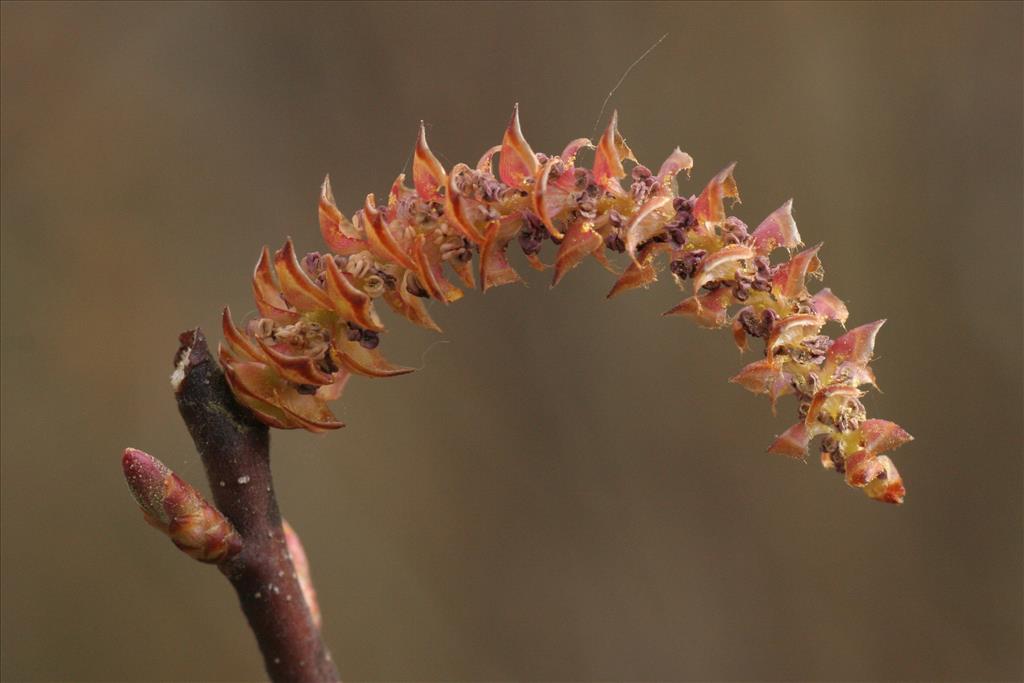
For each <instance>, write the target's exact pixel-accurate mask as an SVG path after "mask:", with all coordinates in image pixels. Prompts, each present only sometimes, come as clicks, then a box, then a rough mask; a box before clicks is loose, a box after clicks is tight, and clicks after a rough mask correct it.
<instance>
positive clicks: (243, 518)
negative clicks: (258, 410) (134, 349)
mask: <svg viewBox="0 0 1024 683" xmlns="http://www.w3.org/2000/svg"><path fill="white" fill-rule="evenodd" d="M180 340H181V348H179V350H178V355H177V356H176V358H175V360H176V363H177V364H178V367H179V368H180V369H181V370H182V371H183V372H184V376H183V378H182V379H181V381H180V382H179V383H178V385H177V387H176V389H175V394H176V397H177V400H178V409H179V410H180V412H181V416H182V419H184V421H185V424H186V426H187V427H188V430H189V433H191V435H192V439H193V441H195V444H196V449H197V450H198V451H199V455H200V456H201V457H202V461H203V466H204V467H205V468H206V476H207V478H208V479H209V482H210V489H211V491H212V493H213V499H214V501H215V503H216V505H217V508H218V509H220V511H221V512H222V513H224V515H225V516H226V517H227V518H228V519H229V520H231V523H232V524H234V526H235V529H236V530H237V531H238V533H239V534H240V535H241V536H242V541H243V547H242V552H241V553H239V554H238V555H236V556H235V557H233V558H232V559H230V560H229V561H227V562H225V563H223V564H221V565H219V566H220V569H221V571H222V572H223V573H224V575H225V576H227V578H228V580H229V581H231V584H232V585H233V586H234V587H235V591H237V593H238V600H239V602H240V603H241V606H242V611H243V612H245V616H246V618H247V619H248V620H249V626H250V627H251V628H252V630H253V633H255V635H256V640H257V642H258V643H259V648H260V651H261V652H262V653H263V660H264V663H265V665H266V669H267V673H268V674H269V675H270V677H271V679H272V680H274V681H338V680H340V679H339V676H338V670H337V668H336V667H335V666H334V662H333V661H332V660H331V655H330V652H329V651H328V650H327V646H326V645H325V644H324V642H323V640H322V639H321V637H320V631H319V629H318V628H317V627H316V625H315V624H314V623H313V619H312V617H311V616H310V612H309V608H308V607H307V605H306V602H305V600H304V599H303V596H302V590H301V589H300V588H299V584H298V581H297V580H296V577H295V568H294V566H293V565H292V561H291V557H290V555H289V553H288V549H287V546H286V544H285V537H284V531H283V530H282V528H281V513H280V511H279V510H278V507H277V499H276V497H275V496H274V483H273V480H272V478H271V471H270V434H269V430H268V429H267V426H266V425H264V424H262V423H261V422H259V421H258V420H257V419H256V417H255V416H254V415H253V413H252V412H251V411H250V410H249V409H248V408H245V407H244V406H242V405H240V404H239V403H238V402H237V401H236V400H235V397H234V394H232V392H231V389H230V387H229V386H228V384H227V381H226V380H225V379H224V374H223V373H222V372H221V370H220V367H219V366H218V365H217V363H216V362H215V360H214V359H213V357H212V356H211V355H210V351H209V348H208V347H207V344H206V339H205V337H204V336H203V334H202V332H201V331H200V330H199V329H195V330H190V331H188V332H184V333H182V335H181V337H180Z"/></svg>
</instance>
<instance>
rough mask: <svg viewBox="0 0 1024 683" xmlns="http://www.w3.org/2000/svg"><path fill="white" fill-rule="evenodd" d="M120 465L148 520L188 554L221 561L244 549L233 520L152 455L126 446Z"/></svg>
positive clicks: (195, 557) (200, 559) (207, 559)
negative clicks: (232, 522)
mask: <svg viewBox="0 0 1024 683" xmlns="http://www.w3.org/2000/svg"><path fill="white" fill-rule="evenodd" d="M121 467H122V469H123V470H124V478H125V481H126V482H128V489H129V490H130V491H131V493H132V496H133V497H134V498H135V501H136V502H137V503H138V504H139V508H140V509H141V510H142V514H143V517H144V518H145V520H146V521H147V522H148V523H149V524H150V525H151V526H153V527H155V528H157V529H159V530H160V531H162V532H164V533H165V534H167V536H168V537H169V538H170V539H171V541H172V542H173V543H174V545H176V546H178V548H179V549H181V551H182V552H184V553H185V554H186V555H188V556H189V557H191V558H193V559H196V560H199V561H200V562H207V563H210V564H219V563H221V562H224V561H226V560H228V559H230V558H231V557H234V556H235V555H237V554H238V553H239V551H241V550H242V537H241V536H239V534H238V532H237V531H235V528H234V527H233V526H232V525H231V522H229V521H228V519H227V518H226V517H225V516H224V515H223V514H221V512H220V511H219V510H218V509H217V508H215V507H214V506H213V505H211V504H210V503H209V502H208V501H207V500H206V499H205V498H204V497H203V495H202V494H201V493H199V492H198V491H196V490H195V489H194V488H192V486H191V485H189V483H188V482H186V481H185V480H184V479H182V478H181V477H179V476H178V475H177V474H175V473H174V472H172V471H171V470H170V469H169V468H168V467H167V466H166V465H164V464H163V463H162V462H160V461H159V460H157V459H156V458H154V457H153V456H152V455H149V454H148V453H144V452H142V451H140V450H137V449H135V448H126V449H125V451H124V456H123V457H122V458H121Z"/></svg>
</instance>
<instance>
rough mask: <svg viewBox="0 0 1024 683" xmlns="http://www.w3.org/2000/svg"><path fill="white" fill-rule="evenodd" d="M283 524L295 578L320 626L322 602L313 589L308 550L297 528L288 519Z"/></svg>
mask: <svg viewBox="0 0 1024 683" xmlns="http://www.w3.org/2000/svg"><path fill="white" fill-rule="evenodd" d="M281 526H282V527H283V528H284V541H285V544H286V545H287V546H288V554H289V555H291V557H292V566H294V567H295V578H296V580H298V582H299V588H301V589H302V597H303V599H305V601H306V606H307V607H308V608H309V614H310V616H311V617H312V618H313V624H314V625H315V626H316V627H317V628H320V625H321V624H322V623H323V619H322V617H321V616H320V604H319V603H318V602H317V600H316V590H314V589H313V578H312V576H310V573H309V560H308V559H306V550H305V549H304V548H303V547H302V541H301V540H299V535H298V534H297V533H295V529H293V528H292V525H291V524H289V523H288V520H286V519H285V520H282V525H281Z"/></svg>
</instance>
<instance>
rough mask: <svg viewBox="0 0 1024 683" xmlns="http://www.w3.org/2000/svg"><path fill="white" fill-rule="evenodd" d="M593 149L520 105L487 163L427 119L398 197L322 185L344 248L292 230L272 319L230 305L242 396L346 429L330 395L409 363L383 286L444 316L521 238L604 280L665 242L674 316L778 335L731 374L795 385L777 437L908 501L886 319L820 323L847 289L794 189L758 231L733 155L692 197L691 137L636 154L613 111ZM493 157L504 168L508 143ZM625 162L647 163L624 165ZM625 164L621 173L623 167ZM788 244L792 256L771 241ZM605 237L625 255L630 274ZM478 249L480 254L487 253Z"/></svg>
mask: <svg viewBox="0 0 1024 683" xmlns="http://www.w3.org/2000/svg"><path fill="white" fill-rule="evenodd" d="M588 148H594V146H593V145H592V143H591V141H590V140H588V139H586V138H579V139H577V140H573V141H572V142H570V143H569V144H568V146H566V148H565V149H564V150H563V151H562V153H561V154H559V155H557V156H549V155H546V154H538V153H535V152H534V151H533V150H532V149H531V148H530V145H529V144H528V143H527V141H526V139H525V138H524V137H523V134H522V130H521V128H520V124H519V115H518V110H517V111H515V112H514V113H513V115H512V119H511V121H510V122H509V125H508V128H507V130H506V131H505V135H504V139H503V141H502V144H500V145H497V146H495V147H492V148H491V149H489V150H487V152H486V153H485V154H484V155H483V157H481V159H480V161H479V162H477V164H476V165H475V166H468V165H466V164H457V165H456V166H455V167H454V168H452V169H451V170H450V171H448V172H446V171H445V169H444V167H443V166H442V165H441V163H440V162H439V161H438V160H437V158H436V157H435V156H434V155H433V154H432V153H431V151H430V148H429V147H428V146H427V141H426V136H425V132H424V129H423V126H422V125H421V127H420V132H419V138H418V140H417V143H416V151H415V155H414V159H413V167H412V175H413V185H414V187H413V188H409V187H407V186H406V184H405V175H404V174H403V175H399V176H398V178H397V179H396V180H395V182H394V183H393V184H392V186H391V191H390V193H389V195H388V199H387V202H386V203H385V204H378V202H377V200H376V198H375V197H374V196H373V195H372V194H370V195H367V197H366V201H365V203H364V204H363V207H362V209H360V210H359V211H357V212H356V213H355V215H354V216H353V217H352V220H349V219H348V218H346V217H345V216H344V215H343V214H342V213H341V212H340V211H339V210H338V208H337V206H336V205H335V202H334V197H333V195H332V192H331V186H330V182H329V180H325V181H324V184H323V187H322V190H321V194H320V207H319V214H320V229H321V232H322V234H323V238H324V240H325V241H326V243H327V245H328V247H329V248H330V253H326V254H321V253H318V252H311V253H308V254H306V255H305V256H302V257H299V256H298V255H297V254H296V252H295V248H294V246H293V245H292V243H291V241H290V240H289V241H288V242H286V243H285V245H284V247H283V248H282V249H280V250H279V251H277V252H276V253H275V254H274V255H273V256H271V254H270V252H269V251H268V250H267V249H266V248H264V249H263V253H262V256H261V257H260V260H259V263H258V264H257V266H256V271H255V274H254V277H253V291H254V293H255V296H256V304H257V306H258V308H259V313H260V316H261V317H260V318H258V319H256V320H252V321H250V322H248V323H247V324H246V326H245V327H244V328H242V329H239V328H237V327H236V325H235V323H234V322H233V321H232V319H231V314H230V312H229V311H228V310H226V309H225V311H224V319H223V326H224V344H222V346H221V348H220V360H221V363H222V365H223V367H224V370H225V373H226V375H227V378H228V381H229V382H230V385H231V387H232V389H233V390H234V392H235V394H236V396H237V397H238V398H239V400H240V401H242V402H243V403H244V404H245V405H247V406H248V407H249V408H251V409H252V410H253V411H255V412H256V414H257V415H258V416H259V417H260V418H261V419H262V420H263V421H264V422H266V423H267V424H269V425H271V426H274V427H279V428H282V429H292V428H303V429H308V430H310V431H314V432H319V431H323V430H329V429H335V428H338V427H341V426H342V424H341V423H340V422H338V421H337V420H336V419H335V418H334V416H333V414H332V413H331V411H330V409H329V408H328V407H327V402H328V401H330V400H332V399H336V398H338V397H339V396H340V395H341V393H342V389H343V388H344V386H345V383H346V381H347V380H348V378H349V376H350V374H352V373H355V374H358V375H364V376H368V377H389V376H393V375H400V374H404V373H407V372H410V371H411V369H410V368H404V367H399V366H395V365H392V364H391V363H389V362H388V361H386V360H385V359H384V358H383V357H382V356H381V354H380V351H379V350H378V344H379V343H380V335H381V333H382V332H383V331H384V325H383V324H382V323H381V320H380V318H379V317H378V316H377V313H376V312H375V310H374V301H375V300H376V299H383V300H384V301H385V302H386V303H387V304H388V305H389V306H390V307H391V308H392V309H394V310H395V311H397V312H398V313H400V314H401V315H403V316H405V317H406V318H408V319H409V320H411V321H412V322H413V323H415V324H417V325H420V326H423V327H426V328H429V329H432V330H439V328H438V326H437V325H436V323H435V322H434V321H433V320H432V319H431V317H430V315H429V313H428V312H427V309H426V306H425V301H426V300H428V299H436V300H438V301H441V302H444V303H446V304H447V303H450V302H452V301H455V300H457V299H459V298H460V297H461V296H462V294H463V292H462V290H461V289H460V288H459V287H458V286H457V285H455V284H454V283H453V282H452V281H451V280H449V278H448V274H447V272H446V269H445V264H447V265H448V267H449V268H450V269H451V272H452V273H453V274H454V276H455V277H456V278H457V279H458V280H459V281H460V282H461V283H462V284H463V285H465V286H466V287H469V288H472V287H474V286H475V280H476V278H477V277H479V280H480V286H481V288H482V289H484V290H486V289H488V288H489V287H494V286H497V285H505V284H510V283H514V282H517V281H519V280H520V276H519V274H518V273H516V271H515V270H514V269H513V268H512V266H511V265H510V264H509V261H508V258H507V255H506V251H507V249H508V247H509V245H510V244H512V243H513V242H516V243H517V244H518V246H519V248H520V249H521V250H522V252H523V253H524V254H525V256H526V260H527V261H528V262H529V264H530V265H531V266H532V267H534V268H536V269H538V270H544V269H545V268H548V267H549V266H548V265H546V264H545V263H544V262H543V261H542V260H541V258H540V251H541V248H542V247H543V245H544V243H545V242H546V241H548V240H550V241H551V242H552V243H553V244H554V245H556V247H557V253H556V254H555V260H554V264H553V268H554V282H555V283H557V282H558V281H559V280H560V279H561V278H562V277H563V276H564V275H565V274H566V273H567V272H568V271H569V270H570V269H572V268H573V267H575V266H576V265H577V264H579V263H580V262H581V261H582V260H583V259H585V258H586V257H587V256H593V257H594V258H596V259H597V260H598V261H599V262H600V263H601V264H602V265H603V266H604V267H605V268H607V269H608V270H609V271H611V272H613V273H615V274H617V275H618V276H619V277H618V280H617V281H616V282H615V284H614V286H613V287H612V289H611V291H610V292H609V294H608V296H609V297H612V296H615V295H617V294H619V293H621V292H623V291H626V290H629V289H633V288H636V287H646V286H647V285H649V284H650V283H651V282H654V281H655V280H656V279H657V273H658V268H657V265H658V264H657V261H658V259H659V257H661V256H662V255H664V256H666V257H667V259H668V263H669V270H670V271H671V273H672V276H673V279H674V280H675V281H676V283H677V284H678V285H679V286H680V287H681V288H683V289H684V291H685V289H686V288H688V287H689V288H692V296H690V297H689V298H687V299H685V300H684V301H683V302H682V303H680V304H679V305H678V306H675V307H674V308H672V309H671V310H669V311H667V312H666V313H665V315H682V316H688V317H691V318H693V319H694V320H696V322H697V323H698V324H699V325H701V326H703V327H709V328H719V327H726V326H731V328H732V333H733V339H734V340H735V342H736V345H737V346H738V347H739V348H740V350H741V351H745V350H746V349H747V345H748V339H749V338H750V337H758V338H760V339H762V340H763V342H764V355H763V358H761V359H760V360H757V361H755V362H753V363H750V364H749V365H747V366H746V367H744V368H743V369H742V370H741V371H740V372H739V374H738V375H736V376H735V377H733V378H732V381H733V382H736V383H738V384H740V385H741V386H743V387H744V388H746V389H748V390H750V391H752V392H754V393H758V394H767V395H768V397H769V398H770V399H771V402H772V409H773V411H774V409H775V403H776V401H777V399H778V398H779V397H781V396H783V395H786V394H794V395H795V397H796V398H797V400H798V403H799V422H797V423H796V424H795V425H793V426H792V427H790V428H789V429H787V430H786V431H785V432H784V433H783V434H782V435H781V436H779V437H778V438H777V439H776V441H775V442H774V443H773V444H772V445H771V447H770V448H769V449H768V450H769V451H770V452H772V453H780V454H784V455H788V456H793V457H797V458H806V457H807V451H808V448H809V444H810V441H811V440H812V439H814V438H815V437H818V436H822V437H823V438H822V440H821V462H822V464H823V465H824V466H825V467H826V468H827V469H830V470H834V471H836V472H839V473H840V474H843V475H844V476H845V479H846V482H847V483H848V484H850V485H851V486H854V487H858V488H861V489H863V490H864V492H865V493H866V494H867V495H868V496H870V497H871V498H874V499H876V500H882V501H886V502H890V503H899V502H902V500H903V495H904V487H903V482H902V480H901V478H900V475H899V473H898V472H897V471H896V468H895V466H894V465H893V463H892V461H891V460H890V459H889V458H888V457H887V456H886V455H883V454H884V453H886V452H888V451H891V450H892V449H894V448H896V447H898V446H900V445H902V444H903V443H906V442H907V441H909V440H910V439H911V438H912V437H911V436H910V435H909V434H907V432H905V431H904V430H903V429H902V428H900V427H899V426H897V425H896V424H894V423H892V422H888V421H886V420H876V419H871V420H869V419H867V417H866V414H865V410H864V406H863V404H862V403H861V401H860V399H861V397H862V396H863V394H864V392H863V391H862V390H861V387H862V386H864V385H866V384H867V385H874V384H875V378H874V374H873V373H872V371H871V369H870V368H869V367H868V363H869V361H870V360H871V357H872V352H873V348H874V343H875V335H876V334H877V332H878V329H879V328H880V327H881V325H882V323H883V322H884V321H877V322H873V323H869V324H867V325H862V326H860V327H857V328H855V329H852V330H850V331H848V332H846V333H845V334H843V335H842V336H840V337H838V338H837V339H832V338H831V337H830V336H829V335H827V334H823V333H822V328H823V327H824V326H825V325H826V323H828V322H830V321H834V322H837V323H839V324H841V325H844V324H845V322H846V319H847V315H848V313H847V309H846V305H845V304H844V303H843V302H842V301H841V300H840V299H839V298H838V297H836V296H835V295H834V294H833V293H832V292H831V291H830V290H829V289H822V290H820V291H818V292H817V293H815V294H813V295H812V294H811V293H810V292H808V290H807V285H806V279H807V277H808V276H812V277H816V278H820V277H821V276H822V267H821V263H820V262H819V260H818V251H819V249H820V247H821V245H820V244H819V245H817V246H814V247H811V248H810V249H806V250H804V251H799V252H798V253H796V254H793V253H792V251H793V250H796V249H798V248H800V247H801V246H802V243H801V241H800V235H799V233H798V232H797V227H796V223H795V222H794V220H793V215H792V202H791V201H787V202H786V203H785V204H783V205H782V206H781V207H780V208H779V209H777V210H776V211H774V212H773V213H772V214H771V215H769V216H768V217H767V218H766V219H764V221H762V222H761V224H760V225H758V226H757V228H755V229H754V230H750V229H749V228H748V227H747V225H746V224H745V223H744V222H743V221H741V220H740V219H739V218H736V217H735V216H730V215H728V213H727V210H726V206H725V200H726V199H731V200H733V201H734V202H738V200H739V192H738V190H737V187H736V181H735V179H734V178H733V167H734V165H735V164H733V165H730V166H728V167H727V168H725V169H724V170H723V171H721V172H720V173H719V174H718V175H716V176H715V177H714V178H712V179H711V182H709V183H708V184H707V186H706V187H705V188H704V189H703V191H701V192H700V194H699V195H696V196H689V197H687V196H683V195H681V194H679V192H678V185H677V181H676V175H677V174H678V173H679V172H680V171H686V172H687V175H689V171H690V169H691V168H692V166H693V160H692V159H691V158H690V156H689V155H688V154H686V153H684V152H682V151H681V150H680V149H679V148H676V149H675V151H673V152H672V154H671V155H669V157H668V159H666V160H665V162H664V163H663V164H662V165H661V167H660V168H659V169H658V170H657V171H652V170H651V169H649V168H647V167H646V166H643V165H641V164H639V163H637V162H636V159H635V158H634V157H633V153H632V152H631V151H630V149H629V147H628V146H626V143H625V141H624V140H623V138H622V136H621V135H620V133H619V131H618V129H617V125H616V116H615V115H614V114H613V115H612V120H611V123H610V124H609V126H608V128H607V129H606V130H605V132H604V134H603V135H602V137H601V139H600V140H599V141H598V143H597V146H596V149H595V152H594V160H593V163H592V165H591V166H590V167H589V168H587V167H585V166H582V165H577V156H578V154H579V153H580V152H581V151H582V150H584V149H588ZM496 156H497V171H496V172H495V157H496ZM626 161H631V162H633V164H634V165H633V166H632V168H631V169H630V172H629V174H628V179H627V172H626V169H625V168H624V165H623V164H624V163H625V162H626ZM624 179H626V180H625V182H623V181H624ZM778 249H784V250H786V253H787V254H788V255H790V258H789V260H788V261H786V262H784V263H781V264H779V265H773V263H772V262H771V260H770V257H771V255H772V253H773V252H775V251H776V250H778ZM606 251H610V252H620V253H626V254H627V255H628V258H629V261H628V262H627V266H626V267H625V268H624V270H622V272H621V273H620V272H618V271H617V269H616V268H615V266H614V265H613V264H612V263H610V262H609V260H608V258H607V255H606V253H605V252H606ZM474 257H475V258H476V259H477V264H478V265H477V266H476V267H474V265H473V260H474Z"/></svg>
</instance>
